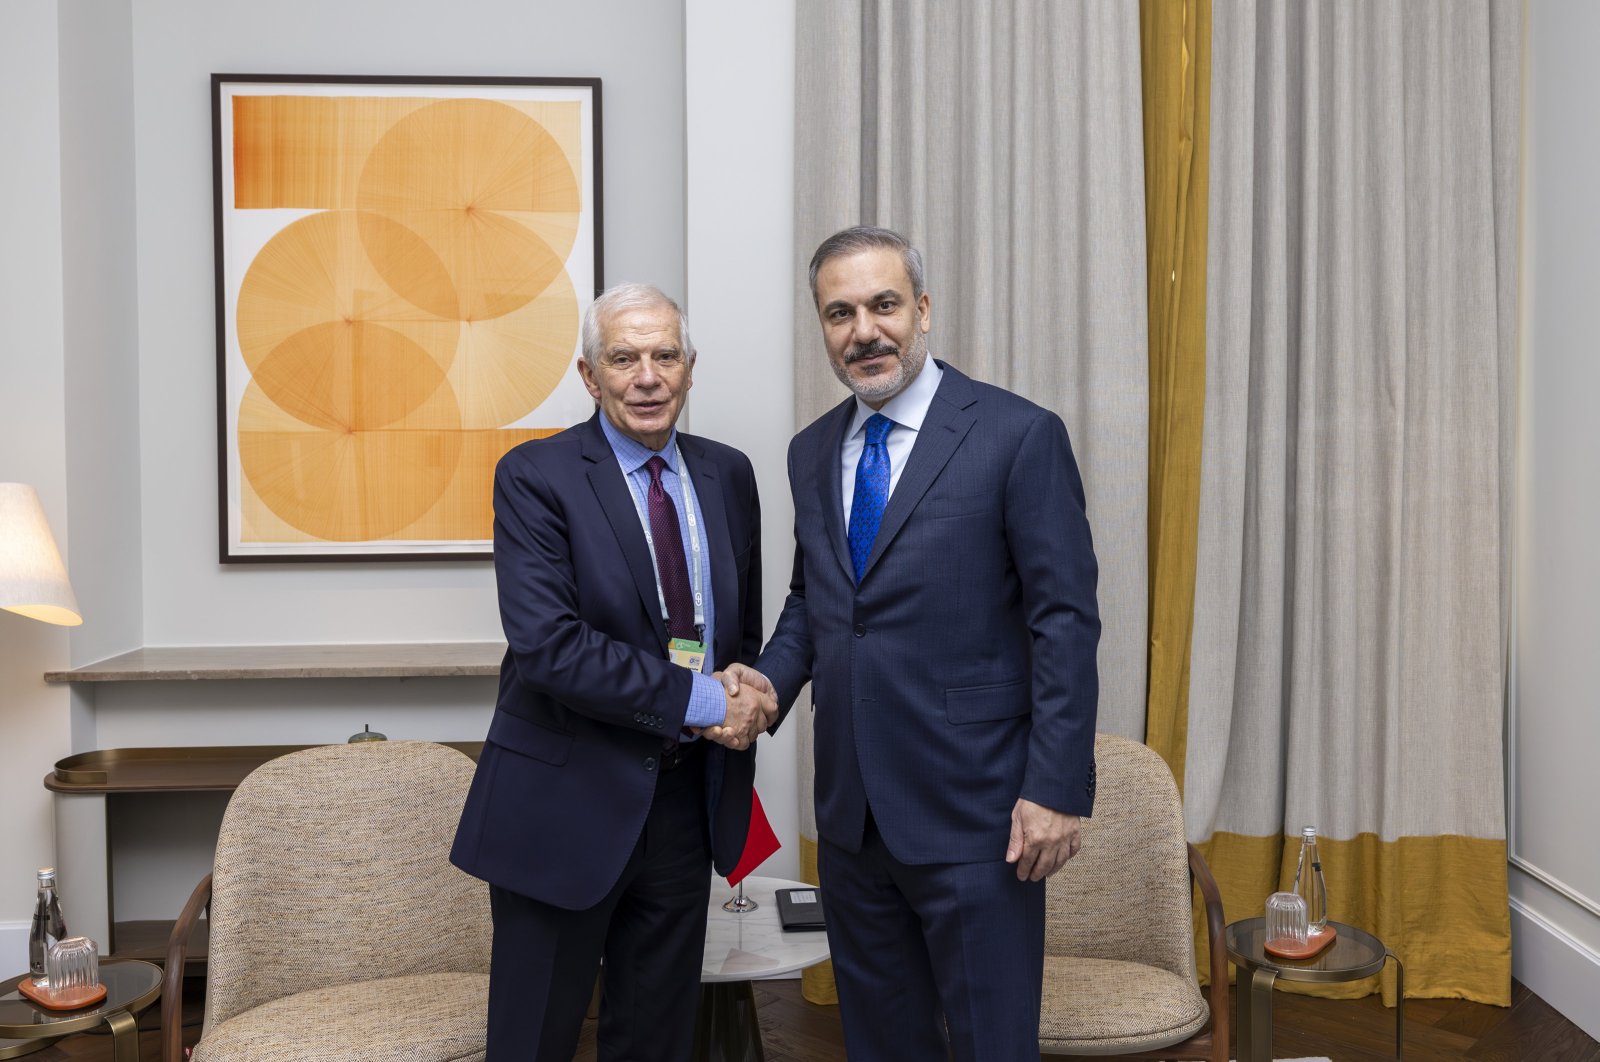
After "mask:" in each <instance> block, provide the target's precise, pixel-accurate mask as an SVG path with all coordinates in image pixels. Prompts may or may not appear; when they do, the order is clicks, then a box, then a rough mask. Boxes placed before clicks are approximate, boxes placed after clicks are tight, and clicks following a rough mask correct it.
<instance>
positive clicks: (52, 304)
mask: <svg viewBox="0 0 1600 1062" xmlns="http://www.w3.org/2000/svg"><path fill="white" fill-rule="evenodd" d="M0 17H3V23H4V29H3V30H0V143H4V144H5V145H6V149H7V150H6V154H7V157H8V160H9V161H8V164H7V165H4V166H0V232H3V233H5V236H4V240H3V243H0V248H3V250H0V319H3V320H5V322H6V330H5V335H4V337H3V338H0V409H3V413H0V480H3V481H6V482H12V481H15V482H22V483H31V484H33V485H34V486H35V487H36V488H38V491H39V496H40V499H41V500H42V501H43V503H44V509H45V514H46V515H47V516H48V518H49V520H50V524H51V527H52V529H53V530H54V531H55V537H56V541H57V543H58V544H59V545H61V547H62V549H63V551H64V552H65V553H67V557H66V559H67V563H68V565H69V566H70V565H71V563H72V558H71V556H70V549H69V545H70V538H69V535H68V524H67V453H66V436H65V434H64V432H63V430H62V425H63V424H64V423H65V420H66V383H65V375H64V369H63V356H62V351H63V342H64V341H63V336H62V290H61V289H62V280H61V125H60V96H59V93H58V89H57V85H58V84H59V77H58V67H57V63H58V59H57V54H58V50H57V47H56V40H57V28H56V4H55V0H13V2H12V3H9V4H8V5H6V8H5V11H4V15H3V16H0ZM68 644H69V635H68V633H67V631H66V630H65V629H64V628H61V627H53V626H49V625H47V624H44V623H39V622H37V621H35V620H30V619H24V618H23V617H21V616H17V615H14V614H13V613H10V612H0V807H3V808H5V813H4V814H0V852H4V853H5V859H4V860H3V861H0V969H6V970H16V969H19V968H21V964H22V963H25V962H26V961H27V931H26V926H25V925H24V924H23V923H24V921H25V920H26V919H27V918H28V916H29V914H30V913H31V912H32V909H33V894H34V882H33V870H34V868H35V867H37V866H40V865H42V864H47V863H51V862H53V861H54V841H53V838H52V818H51V812H50V803H49V801H48V800H47V799H46V794H45V792H44V788H43V787H42V786H41V785H40V784H39V782H40V779H42V778H43V777H44V774H45V772H46V770H48V768H49V765H50V764H51V763H52V762H53V761H54V760H55V759H56V758H57V757H58V756H60V755H62V754H63V753H64V752H65V751H66V748H67V740H68V705H69V697H68V694H67V691H66V690H62V689H52V688H50V687H47V686H45V685H44V683H43V681H42V680H41V679H40V675H41V674H42V673H43V672H44V671H45V670H46V669H48V668H55V667H63V666H65V665H66V664H67V661H68V652H69V649H68Z"/></svg>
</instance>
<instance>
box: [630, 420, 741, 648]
mask: <svg viewBox="0 0 1600 1062" xmlns="http://www.w3.org/2000/svg"><path fill="white" fill-rule="evenodd" d="M678 445H679V446H681V447H683V457H684V461H685V462H686V463H687V464H688V466H689V479H690V480H691V481H693V483H694V493H695V497H696V498H698V499H699V501H700V515H701V517H703V519H702V521H701V522H702V524H703V525H704V526H703V527H702V528H701V533H702V534H703V535H705V541H706V547H707V549H708V550H709V553H710V557H711V593H712V600H713V601H715V602H716V608H717V629H716V630H714V631H712V632H711V644H712V647H713V649H714V650H715V654H716V663H717V666H718V667H726V666H727V665H728V663H729V662H731V661H734V660H737V659H739V637H740V633H739V623H740V611H739V587H738V573H737V572H736V571H735V570H734V567H733V537H732V535H731V533H730V532H729V530H728V505H727V501H726V499H724V498H723V496H722V477H721V475H720V471H721V470H720V469H718V467H717V463H716V462H715V461H713V460H712V459H711V457H710V455H709V454H707V453H706V450H705V447H703V446H702V445H701V444H700V440H699V439H696V438H694V437H693V436H690V435H685V434H683V433H682V432H679V433H678ZM651 588H652V590H653V589H654V584H653V583H652V584H651Z"/></svg>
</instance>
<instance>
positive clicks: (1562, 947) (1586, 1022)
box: [1511, 898, 1600, 1040]
mask: <svg viewBox="0 0 1600 1062" xmlns="http://www.w3.org/2000/svg"><path fill="white" fill-rule="evenodd" d="M1511 974H1512V976H1513V977H1515V978H1516V979H1517V980H1519V981H1521V982H1522V983H1523V984H1525V985H1527V986H1528V987H1529V988H1530V989H1532V990H1533V992H1534V994H1535V995H1537V996H1538V997H1539V998H1540V999H1542V1000H1544V1001H1545V1002H1546V1003H1548V1004H1550V1005H1551V1006H1552V1007H1554V1008H1556V1009H1557V1010H1559V1011H1560V1012H1561V1013H1562V1014H1563V1015H1565V1016H1566V1018H1567V1020H1568V1021H1570V1022H1572V1024H1574V1025H1576V1026H1577V1027H1578V1028H1580V1029H1582V1030H1583V1031H1584V1032H1586V1033H1588V1034H1589V1035H1590V1036H1592V1037H1594V1038H1595V1039H1596V1040H1600V954H1597V953H1596V952H1595V951H1594V950H1593V949H1591V948H1589V947H1588V946H1587V945H1585V944H1584V943H1583V941H1581V940H1577V939H1576V938H1574V937H1573V936H1572V935H1571V934H1569V933H1567V932H1566V931H1565V930H1564V929H1562V928H1561V927H1560V926H1558V925H1556V924H1554V923H1553V922H1551V921H1549V920H1548V919H1546V918H1545V917H1544V916H1543V915H1541V914H1539V912H1537V911H1535V910H1533V909H1532V908H1531V907H1529V906H1527V905H1526V904H1524V903H1522V902H1521V901H1519V900H1517V899H1515V898H1513V899H1512V900H1511Z"/></svg>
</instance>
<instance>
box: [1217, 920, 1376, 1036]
mask: <svg viewBox="0 0 1600 1062" xmlns="http://www.w3.org/2000/svg"><path fill="white" fill-rule="evenodd" d="M1266 922H1267V920H1266V919H1265V918H1246V919H1244V920H1243V921H1242V922H1234V923H1233V924H1232V925H1230V926H1228V930H1227V940H1228V958H1229V959H1231V960H1233V964H1234V965H1235V966H1237V967H1238V968H1239V981H1238V984H1237V985H1235V987H1234V992H1233V998H1234V1001H1235V1002H1234V1007H1235V1009H1234V1022H1235V1025H1236V1028H1237V1029H1238V1034H1237V1035H1238V1038H1239V1039H1238V1045H1237V1046H1238V1051H1239V1054H1238V1059H1239V1062H1271V1060H1272V986H1273V985H1274V984H1276V983H1277V982H1278V981H1280V980H1282V981H1307V982H1311V983H1321V984H1329V983H1332V982H1335V981H1359V980H1361V978H1363V977H1371V976H1372V975H1373V974H1375V973H1377V972H1378V971H1379V970H1382V969H1383V964H1384V963H1385V962H1388V961H1389V960H1391V959H1392V960H1394V970H1395V1007H1394V1057H1395V1058H1397V1059H1400V1058H1404V1057H1405V1055H1404V1049H1405V1021H1406V971H1405V967H1404V966H1402V965H1401V964H1400V957H1399V956H1398V955H1396V954H1395V953H1394V952H1392V951H1390V950H1389V949H1388V948H1386V947H1385V946H1384V944H1383V941H1381V940H1379V939H1378V938H1377V937H1375V936H1373V935H1372V934H1371V933H1368V932H1366V931H1365V930H1362V929H1357V928H1356V927H1355V926H1347V925H1345V924H1344V923H1343V922H1333V921H1330V922H1329V923H1328V924H1329V925H1331V926H1333V927H1334V928H1335V929H1337V930H1338V931H1339V935H1338V937H1336V938H1335V939H1334V942H1333V943H1332V944H1331V945H1330V946H1329V947H1328V948H1327V950H1325V951H1323V952H1321V953H1319V954H1317V955H1315V956H1313V957H1311V958H1309V959H1280V958H1278V957H1276V956H1274V955H1268V954H1267V953H1266V950H1265V948H1263V947H1262V945H1263V943H1264V942H1265V936H1266ZM1247 980H1248V984H1247V983H1246V982H1247Z"/></svg>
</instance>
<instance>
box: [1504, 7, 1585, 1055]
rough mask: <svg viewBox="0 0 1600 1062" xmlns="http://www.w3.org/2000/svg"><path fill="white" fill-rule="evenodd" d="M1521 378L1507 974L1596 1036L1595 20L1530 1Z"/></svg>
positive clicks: (1581, 9)
mask: <svg viewBox="0 0 1600 1062" xmlns="http://www.w3.org/2000/svg"><path fill="white" fill-rule="evenodd" d="M1527 18H1528V21H1527V55H1526V58H1525V70H1526V77H1525V86H1526V92H1527V95H1526V100H1525V102H1524V113H1525V117H1526V123H1527V124H1526V134H1525V135H1526V141H1525V152H1526V153H1525V169H1524V188H1525V192H1524V195H1525V201H1524V213H1523V253H1522V267H1523V273H1522V342H1521V348H1522V368H1521V392H1520V406H1521V408H1520V410H1519V435H1520V437H1519V446H1518V451H1519V465H1518V479H1519V496H1518V502H1517V526H1516V557H1515V571H1516V577H1515V578H1516V584H1517V614H1516V624H1517V636H1516V643H1515V661H1514V672H1513V674H1514V679H1513V688H1512V697H1511V716H1510V721H1509V725H1508V727H1507V734H1508V738H1509V748H1508V759H1509V763H1508V767H1509V770H1508V784H1509V787H1510V817H1509V822H1508V827H1509V829H1508V836H1509V842H1510V850H1511V862H1512V869H1511V872H1510V875H1511V876H1510V886H1511V907H1512V932H1513V951H1512V963H1513V970H1514V973H1515V975H1516V977H1517V978H1519V979H1520V980H1521V981H1522V982H1523V983H1524V984H1526V985H1527V986H1528V987H1529V988H1531V989H1532V990H1533V991H1534V992H1536V993H1537V994H1538V995H1540V996H1541V997H1543V998H1544V999H1545V1000H1547V1001H1548V1002H1549V1003H1550V1004H1551V1005H1553V1006H1555V1007H1556V1008H1557V1009H1559V1010H1561V1011H1562V1012H1563V1013H1564V1014H1566V1015H1567V1016H1568V1017H1569V1018H1571V1019H1572V1020H1573V1021H1574V1022H1575V1023H1576V1024H1578V1025H1579V1026H1580V1027H1582V1028H1583V1029H1584V1030H1585V1031H1587V1032H1588V1033H1589V1035H1591V1036H1594V1037H1596V1038H1600V831H1597V830H1596V828H1595V825H1594V811H1595V808H1596V807H1600V770H1597V769H1596V767H1597V762H1600V711H1596V691H1597V690H1600V652H1597V651H1596V648H1597V645H1600V553H1597V551H1596V545H1595V543H1596V541H1597V539H1600V456H1597V453H1600V447H1597V445H1596V441H1595V435H1594V423H1595V396H1596V395H1600V357H1597V350H1596V340H1595V326H1594V312H1593V311H1594V306H1595V299H1596V294H1595V293H1596V292H1597V291H1600V263H1597V262H1596V259H1595V255H1594V245H1595V241H1596V239H1597V238H1600V202H1597V200H1596V197H1595V194H1594V189H1593V176H1592V175H1593V174H1594V173H1595V172H1596V171H1597V170H1600V128H1597V127H1596V125H1595V123H1594V120H1593V111H1594V98H1595V74H1594V62H1593V57H1592V54H1591V51H1592V49H1590V48H1589V47H1587V42H1589V41H1592V40H1594V39H1595V37H1596V36H1597V35H1600V7H1596V6H1594V5H1592V4H1589V3H1584V2H1578V0H1572V2H1566V3H1539V4H1529V5H1528V15H1527Z"/></svg>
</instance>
